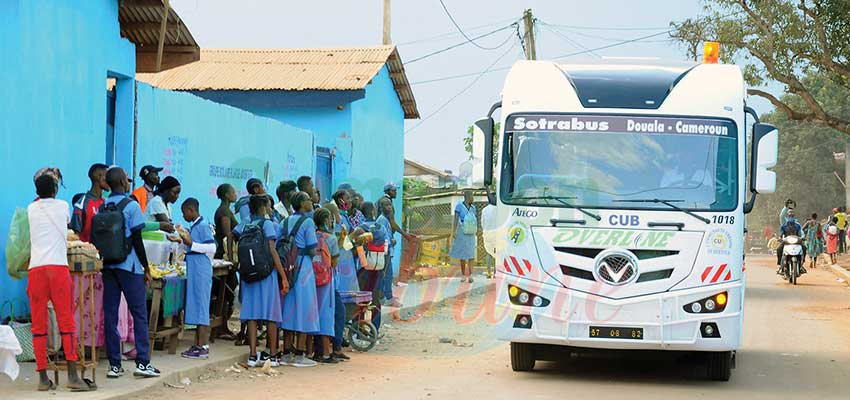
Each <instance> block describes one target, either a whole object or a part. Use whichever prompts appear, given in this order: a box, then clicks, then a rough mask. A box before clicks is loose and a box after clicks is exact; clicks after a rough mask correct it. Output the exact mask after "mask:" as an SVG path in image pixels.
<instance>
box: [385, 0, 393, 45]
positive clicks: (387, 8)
mask: <svg viewBox="0 0 850 400" xmlns="http://www.w3.org/2000/svg"><path fill="white" fill-rule="evenodd" d="M391 19H392V15H391V13H390V0H384V42H383V43H384V44H385V45H389V44H392V42H393V41H392V39H391V38H390V20H391Z"/></svg>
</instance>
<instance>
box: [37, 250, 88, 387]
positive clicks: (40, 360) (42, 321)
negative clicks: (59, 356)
mask: <svg viewBox="0 0 850 400" xmlns="http://www.w3.org/2000/svg"><path fill="white" fill-rule="evenodd" d="M71 287H72V286H71V273H70V272H68V267H67V266H65V265H45V266H41V267H36V268H32V269H30V270H29V277H28V282H27V295H28V296H29V298H30V312H31V313H32V345H33V349H34V350H35V370H36V371H43V370H45V369H47V324H48V313H47V301H48V300H49V301H52V302H53V310H54V311H55V312H56V322H58V323H59V333H60V334H61V335H62V349H64V350H65V359H66V360H68V361H77V328H76V326H75V324H74V314H73V304H74V301H73V293H72V292H71Z"/></svg>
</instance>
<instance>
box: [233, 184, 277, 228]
mask: <svg viewBox="0 0 850 400" xmlns="http://www.w3.org/2000/svg"><path fill="white" fill-rule="evenodd" d="M245 190H247V191H248V195H247V196H243V197H240V198H239V200H236V203H235V204H234V205H233V208H234V210H235V211H236V215H238V216H239V222H248V221H250V220H251V218H252V214H251V209H250V207H249V206H248V202H249V201H250V199H251V196H253V195H256V194H262V195H265V194H266V188H265V187H264V186H263V181H261V180H259V179H257V178H251V179H248V182H247V183H245ZM269 215H271V212H270V211H269Z"/></svg>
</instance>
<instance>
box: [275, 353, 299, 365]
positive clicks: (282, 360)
mask: <svg viewBox="0 0 850 400" xmlns="http://www.w3.org/2000/svg"><path fill="white" fill-rule="evenodd" d="M278 354H280V355H279V356H278V359H277V364H278V365H283V366H287V367H291V366H293V365H294V364H295V355H293V354H292V353H287V354H281V353H278Z"/></svg>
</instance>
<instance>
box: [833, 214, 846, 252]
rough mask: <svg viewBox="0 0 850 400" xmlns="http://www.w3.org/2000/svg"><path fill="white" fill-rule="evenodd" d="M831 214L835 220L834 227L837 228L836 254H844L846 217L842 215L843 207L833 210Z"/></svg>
mask: <svg viewBox="0 0 850 400" xmlns="http://www.w3.org/2000/svg"><path fill="white" fill-rule="evenodd" d="M832 212H833V216H834V217H835V218H836V219H837V222H836V223H835V226H837V227H838V254H844V252H845V251H846V250H847V249H846V246H847V237H846V236H845V235H846V234H847V216H846V215H844V207H838V208H834V209H832Z"/></svg>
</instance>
